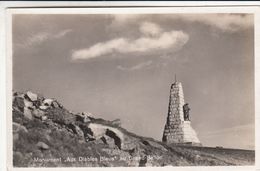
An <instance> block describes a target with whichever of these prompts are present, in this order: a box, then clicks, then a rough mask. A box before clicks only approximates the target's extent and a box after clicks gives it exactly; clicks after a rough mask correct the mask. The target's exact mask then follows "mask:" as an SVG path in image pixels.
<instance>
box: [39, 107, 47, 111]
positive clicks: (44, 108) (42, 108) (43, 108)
mask: <svg viewBox="0 0 260 171" xmlns="http://www.w3.org/2000/svg"><path fill="white" fill-rule="evenodd" d="M48 108H49V106H39V109H41V110H47V109H48Z"/></svg>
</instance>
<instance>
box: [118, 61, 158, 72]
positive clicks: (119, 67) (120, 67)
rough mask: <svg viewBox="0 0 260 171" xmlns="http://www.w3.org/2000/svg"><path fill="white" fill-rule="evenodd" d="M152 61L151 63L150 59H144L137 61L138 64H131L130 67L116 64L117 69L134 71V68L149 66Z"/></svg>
mask: <svg viewBox="0 0 260 171" xmlns="http://www.w3.org/2000/svg"><path fill="white" fill-rule="evenodd" d="M152 63H153V62H152V61H145V62H142V63H139V64H137V65H134V66H131V67H123V66H121V65H118V66H117V69H119V70H122V71H134V70H139V69H142V68H145V67H149V66H151V64H152Z"/></svg>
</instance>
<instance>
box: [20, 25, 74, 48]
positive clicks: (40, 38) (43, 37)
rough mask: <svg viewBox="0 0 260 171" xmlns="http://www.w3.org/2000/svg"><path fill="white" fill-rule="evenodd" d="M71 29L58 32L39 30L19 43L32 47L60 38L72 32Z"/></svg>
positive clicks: (21, 45)
mask: <svg viewBox="0 0 260 171" xmlns="http://www.w3.org/2000/svg"><path fill="white" fill-rule="evenodd" d="M71 31H72V30H71V29H66V30H61V31H59V32H56V33H49V32H39V33H36V34H31V35H29V36H28V38H27V39H25V40H24V41H23V42H21V43H19V44H17V45H18V46H20V47H30V46H35V45H39V44H41V43H43V42H45V41H48V40H52V39H60V38H62V37H64V36H66V35H67V34H68V33H70V32H71Z"/></svg>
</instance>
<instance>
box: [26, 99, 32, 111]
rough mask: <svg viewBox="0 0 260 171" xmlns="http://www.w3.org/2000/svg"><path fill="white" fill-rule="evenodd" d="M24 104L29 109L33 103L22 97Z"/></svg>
mask: <svg viewBox="0 0 260 171" xmlns="http://www.w3.org/2000/svg"><path fill="white" fill-rule="evenodd" d="M24 106H25V107H27V108H31V109H33V108H34V106H33V103H32V102H30V101H28V100H26V99H24Z"/></svg>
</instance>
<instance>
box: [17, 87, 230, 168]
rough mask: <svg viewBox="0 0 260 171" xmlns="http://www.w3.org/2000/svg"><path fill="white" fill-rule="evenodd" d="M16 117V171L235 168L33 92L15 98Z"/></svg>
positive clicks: (117, 120) (116, 120)
mask: <svg viewBox="0 0 260 171" xmlns="http://www.w3.org/2000/svg"><path fill="white" fill-rule="evenodd" d="M12 117H13V163H14V166H15V167H56V166H59V167H62V166H66V167H70V166H74V167H83V166H85V167H97V166H99V167H100V166H101V167H102V166H107V167H112V166H135V167H136V166H167V165H174V166H178V165H182V166H184V165H185V166H186V165H187V166H188V165H196V164H198V163H199V164H200V165H203V164H204V165H209V164H211V165H217V164H219V163H220V164H222V165H228V164H229V163H228V162H224V161H221V162H220V159H216V158H214V157H213V156H210V155H207V154H205V153H203V155H204V157H205V156H206V158H207V160H205V162H203V160H202V159H203V157H202V156H203V155H200V157H197V158H196V155H193V154H192V152H190V151H191V150H190V149H188V150H187V149H185V148H181V147H171V146H168V145H167V144H164V143H162V142H159V141H156V140H153V139H151V138H145V137H141V136H137V135H135V134H133V133H130V132H128V131H127V130H126V129H124V128H122V127H121V122H120V120H119V119H115V120H112V121H108V120H104V119H102V118H96V117H95V115H93V114H91V113H89V112H82V113H74V112H72V111H69V110H67V109H66V108H64V107H63V106H62V105H61V104H60V103H59V102H58V101H57V100H55V99H52V98H44V97H42V96H40V95H38V94H36V93H33V92H31V91H28V92H23V93H14V94H13V116H12ZM186 153H187V154H190V153H191V154H190V155H187V154H186ZM186 155H187V156H188V157H186ZM195 159H196V160H195Z"/></svg>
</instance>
